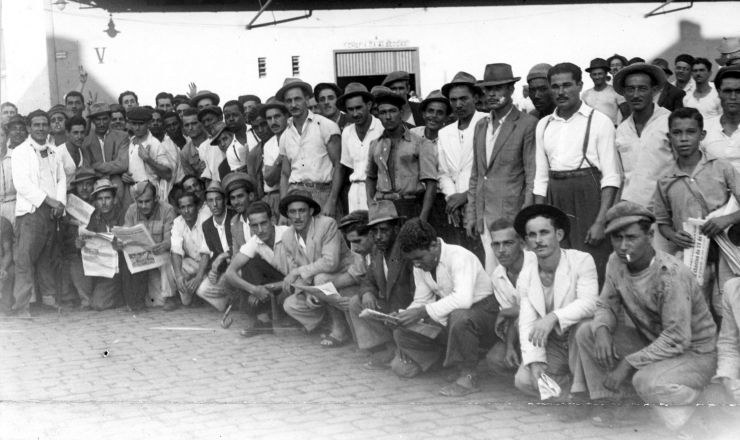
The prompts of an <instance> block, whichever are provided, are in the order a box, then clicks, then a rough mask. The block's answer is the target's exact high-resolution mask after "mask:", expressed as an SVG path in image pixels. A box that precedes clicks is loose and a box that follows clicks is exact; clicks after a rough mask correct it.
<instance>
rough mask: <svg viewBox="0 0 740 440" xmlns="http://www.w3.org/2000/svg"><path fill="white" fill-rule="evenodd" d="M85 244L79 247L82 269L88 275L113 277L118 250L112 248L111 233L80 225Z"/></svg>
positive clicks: (116, 268) (116, 265)
mask: <svg viewBox="0 0 740 440" xmlns="http://www.w3.org/2000/svg"><path fill="white" fill-rule="evenodd" d="M78 231H79V235H80V237H81V238H83V239H84V241H85V245H84V246H83V247H82V249H80V254H81V255H82V270H83V271H84V273H85V275H86V276H88V277H103V278H113V277H114V276H115V275H116V270H118V252H116V250H115V249H113V234H104V233H101V232H91V231H88V230H87V229H85V228H83V227H80V228H79V230H78Z"/></svg>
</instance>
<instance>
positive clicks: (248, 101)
mask: <svg viewBox="0 0 740 440" xmlns="http://www.w3.org/2000/svg"><path fill="white" fill-rule="evenodd" d="M237 101H238V102H239V104H241V105H242V108H243V109H244V114H245V115H246V114H249V112H250V111H252V109H253V108H256V107H257V106H258V105H260V104H262V100H261V99H260V97H259V96H257V95H240V96H239V98H237Z"/></svg>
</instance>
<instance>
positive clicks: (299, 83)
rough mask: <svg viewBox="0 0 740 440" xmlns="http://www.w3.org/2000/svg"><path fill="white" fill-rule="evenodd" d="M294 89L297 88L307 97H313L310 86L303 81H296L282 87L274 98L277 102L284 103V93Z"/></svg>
mask: <svg viewBox="0 0 740 440" xmlns="http://www.w3.org/2000/svg"><path fill="white" fill-rule="evenodd" d="M295 88H299V89H301V90H303V92H304V93H305V94H306V95H308V96H311V95H313V88H311V84H309V83H307V82H305V81H296V82H292V83H290V84H286V85H284V86H282V87H281V88H280V90H278V91H277V93H275V98H276V99H277V100H278V101H285V92H287V91H288V90H290V89H295Z"/></svg>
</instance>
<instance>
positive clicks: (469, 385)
mask: <svg viewBox="0 0 740 440" xmlns="http://www.w3.org/2000/svg"><path fill="white" fill-rule="evenodd" d="M478 391H480V388H478V380H477V378H476V377H475V376H474V375H472V374H465V375H462V376H460V377H459V378H458V379H457V380H456V381H455V383H453V384H450V385H445V386H443V387H442V389H440V390H439V394H441V395H443V396H446V397H462V396H467V395H468V394H473V393H477V392H478Z"/></svg>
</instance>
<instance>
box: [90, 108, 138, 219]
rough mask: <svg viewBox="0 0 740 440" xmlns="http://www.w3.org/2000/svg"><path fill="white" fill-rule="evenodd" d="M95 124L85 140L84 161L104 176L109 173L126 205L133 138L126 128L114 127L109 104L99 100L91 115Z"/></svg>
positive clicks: (108, 176)
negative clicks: (127, 177)
mask: <svg viewBox="0 0 740 440" xmlns="http://www.w3.org/2000/svg"><path fill="white" fill-rule="evenodd" d="M88 117H89V118H90V120H91V121H92V123H93V124H94V127H95V128H94V130H90V133H89V134H88V135H87V137H86V138H85V140H84V141H83V143H82V147H81V149H80V151H81V152H82V162H83V163H84V164H85V166H89V167H92V168H93V169H94V170H95V172H96V173H98V175H100V176H106V177H107V178H108V179H110V181H111V182H113V184H114V185H116V188H118V191H117V193H118V197H119V199H120V200H121V202H122V203H124V205H125V206H128V203H130V201H131V198H130V196H129V197H126V196H125V193H124V184H123V180H122V175H123V174H124V173H126V172H127V171H128V149H129V138H128V136H127V135H126V133H125V132H123V131H118V130H111V128H110V123H111V112H110V107H109V106H108V104H104V103H95V104H93V105H92V106H90V114H89V115H88Z"/></svg>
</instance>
